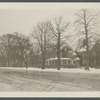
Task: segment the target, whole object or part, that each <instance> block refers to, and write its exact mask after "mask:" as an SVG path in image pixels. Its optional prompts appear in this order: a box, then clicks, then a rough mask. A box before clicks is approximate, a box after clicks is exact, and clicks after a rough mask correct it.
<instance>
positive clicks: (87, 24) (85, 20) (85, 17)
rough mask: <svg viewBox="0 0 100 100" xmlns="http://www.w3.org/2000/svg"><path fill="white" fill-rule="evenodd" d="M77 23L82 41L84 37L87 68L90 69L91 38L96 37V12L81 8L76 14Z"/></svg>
mask: <svg viewBox="0 0 100 100" xmlns="http://www.w3.org/2000/svg"><path fill="white" fill-rule="evenodd" d="M75 24H76V29H77V33H78V35H81V39H80V41H81V40H82V39H83V45H84V46H86V53H87V64H86V68H85V69H86V70H89V43H90V41H91V38H93V37H95V36H94V35H95V30H94V26H95V24H96V23H95V14H93V13H92V11H90V10H87V9H81V10H80V11H79V12H78V13H77V14H76V21H75Z"/></svg>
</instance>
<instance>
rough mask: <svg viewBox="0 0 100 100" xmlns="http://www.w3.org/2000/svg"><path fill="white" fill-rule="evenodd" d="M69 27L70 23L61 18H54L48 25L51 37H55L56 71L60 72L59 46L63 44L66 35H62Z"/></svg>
mask: <svg viewBox="0 0 100 100" xmlns="http://www.w3.org/2000/svg"><path fill="white" fill-rule="evenodd" d="M69 25H70V23H69V22H68V21H67V22H66V21H65V20H64V19H63V17H56V18H55V19H54V20H53V21H52V22H51V23H50V24H49V28H50V30H51V32H52V33H53V35H54V36H55V38H56V43H57V58H58V63H57V69H58V70H60V66H61V61H60V55H61V53H60V49H61V45H62V44H63V43H64V42H65V41H64V38H67V37H68V34H67V36H66V34H65V35H64V33H65V32H66V31H67V29H68V26H69ZM62 40H63V41H62Z"/></svg>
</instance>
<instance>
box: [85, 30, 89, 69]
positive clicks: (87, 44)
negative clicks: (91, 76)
mask: <svg viewBox="0 0 100 100" xmlns="http://www.w3.org/2000/svg"><path fill="white" fill-rule="evenodd" d="M86 54H87V63H86V67H85V70H89V43H88V33H87V29H86Z"/></svg>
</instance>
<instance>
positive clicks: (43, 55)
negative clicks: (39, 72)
mask: <svg viewBox="0 0 100 100" xmlns="http://www.w3.org/2000/svg"><path fill="white" fill-rule="evenodd" d="M42 69H45V52H43V53H42Z"/></svg>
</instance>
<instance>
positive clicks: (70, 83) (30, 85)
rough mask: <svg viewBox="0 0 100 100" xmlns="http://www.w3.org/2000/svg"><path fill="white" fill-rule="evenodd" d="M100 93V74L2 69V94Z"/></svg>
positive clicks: (0, 71) (0, 72)
mask: <svg viewBox="0 0 100 100" xmlns="http://www.w3.org/2000/svg"><path fill="white" fill-rule="evenodd" d="M3 91H5V92H8V91H10V92H11V91H14V92H18V91H19V92H28V91H29V92H43V91H44V92H58V91H59V92H65V91H67V92H68V91H72V92H75V91H76V92H78V91H82V92H84V91H100V74H88V73H87V74H86V73H85V74H84V73H66V72H41V71H30V70H16V69H3V68H0V92H3Z"/></svg>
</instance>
